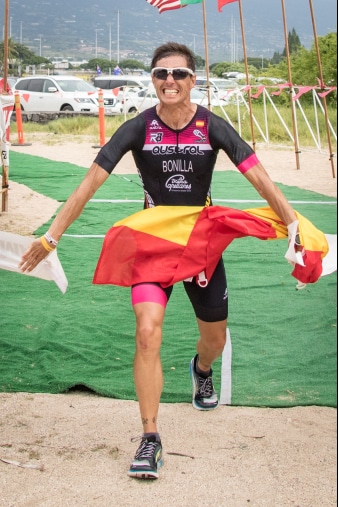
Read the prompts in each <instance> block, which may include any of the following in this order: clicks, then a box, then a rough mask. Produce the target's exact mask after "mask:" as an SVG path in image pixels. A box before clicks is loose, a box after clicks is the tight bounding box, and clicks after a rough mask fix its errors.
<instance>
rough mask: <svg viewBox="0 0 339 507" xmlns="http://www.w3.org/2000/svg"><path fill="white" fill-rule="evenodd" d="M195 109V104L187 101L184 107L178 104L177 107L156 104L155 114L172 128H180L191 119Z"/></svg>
mask: <svg viewBox="0 0 339 507" xmlns="http://www.w3.org/2000/svg"><path fill="white" fill-rule="evenodd" d="M196 110H197V105H196V104H193V103H191V102H190V103H189V105H187V106H186V107H185V106H184V107H183V106H182V104H180V106H179V105H178V107H173V106H169V107H168V106H166V104H158V106H157V114H158V116H159V118H160V119H161V120H162V121H163V122H164V123H166V125H168V126H169V127H170V128H172V129H173V130H181V129H183V128H184V127H186V125H188V124H189V122H190V121H191V120H192V118H193V116H194V115H195V113H196Z"/></svg>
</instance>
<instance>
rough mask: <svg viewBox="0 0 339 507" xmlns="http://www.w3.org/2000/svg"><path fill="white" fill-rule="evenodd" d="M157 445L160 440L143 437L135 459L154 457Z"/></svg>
mask: <svg viewBox="0 0 339 507" xmlns="http://www.w3.org/2000/svg"><path fill="white" fill-rule="evenodd" d="M157 445H158V442H149V441H148V440H147V439H146V438H144V439H142V441H141V443H140V445H139V447H138V450H137V452H136V454H135V459H144V458H152V457H153V455H154V451H155V448H156V447H157Z"/></svg>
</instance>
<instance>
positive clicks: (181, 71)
mask: <svg viewBox="0 0 339 507" xmlns="http://www.w3.org/2000/svg"><path fill="white" fill-rule="evenodd" d="M168 74H172V77H173V79H174V80H175V81H180V80H181V79H186V78H187V76H194V72H193V70H191V69H187V67H176V68H173V69H167V68H166V67H154V69H152V71H151V75H152V76H154V77H155V78H156V79H161V80H162V81H165V80H166V79H167V76H168Z"/></svg>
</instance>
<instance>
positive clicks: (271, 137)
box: [11, 103, 337, 151]
mask: <svg viewBox="0 0 339 507" xmlns="http://www.w3.org/2000/svg"><path fill="white" fill-rule="evenodd" d="M213 111H214V112H215V113H216V114H218V115H219V116H222V117H223V118H226V119H227V120H228V121H230V122H231V124H232V125H233V126H234V128H235V129H236V130H237V131H238V132H239V134H240V135H241V136H242V137H243V138H244V139H245V140H246V141H248V142H251V141H252V133H251V122H250V114H249V111H248V109H247V108H246V107H245V106H244V105H242V106H239V107H237V106H236V105H229V106H227V107H225V108H224V109H222V108H219V107H217V108H214V109H213ZM252 113H253V117H254V118H255V121H254V122H253V128H254V138H255V141H256V142H259V143H265V144H270V145H280V146H281V145H283V146H292V145H293V144H294V141H293V132H294V127H293V121H292V113H291V108H290V107H288V106H280V107H279V109H278V113H277V111H275V110H274V108H273V107H272V106H271V105H270V104H268V105H267V107H266V114H265V111H264V107H263V105H262V104H255V103H254V104H252ZM132 116H133V115H129V117H132ZM328 116H329V121H330V123H331V125H332V126H333V129H334V131H335V136H334V135H333V133H332V132H331V145H332V151H335V150H336V146H337V140H336V135H337V132H336V126H337V111H336V109H334V108H328ZM296 118H297V121H296V125H297V132H298V141H299V146H300V147H306V148H309V147H312V146H313V147H314V148H320V149H327V147H328V139H327V130H326V125H325V120H324V115H323V113H322V112H321V111H317V112H315V110H314V108H313V106H307V107H305V108H303V113H302V112H301V111H300V109H299V108H296ZM124 121H125V117H124V116H123V115H119V116H113V117H106V118H105V137H106V138H107V139H108V138H110V137H111V136H112V135H113V134H114V132H115V131H116V130H117V129H118V127H119V126H120V125H121V124H122V123H123V122H124ZM256 122H257V124H258V125H259V127H260V128H258V126H257V124H256ZM284 124H285V126H284ZM310 129H311V131H312V132H313V136H314V137H312V134H311V131H310ZM11 133H13V134H17V124H16V122H15V121H12V122H11ZM23 133H24V136H25V140H29V137H30V136H31V135H37V134H43V135H44V139H45V142H46V143H49V144H54V143H55V144H56V143H58V142H60V136H62V137H63V138H65V137H68V136H69V137H71V138H72V140H73V141H74V142H76V141H77V140H79V141H80V138H81V137H83V136H87V137H88V138H89V141H90V142H95V140H98V139H99V121H98V118H97V117H88V116H77V117H73V118H63V119H57V120H53V121H51V122H49V123H47V124H39V123H35V122H24V124H23ZM47 134H48V135H47ZM26 138H27V139H26Z"/></svg>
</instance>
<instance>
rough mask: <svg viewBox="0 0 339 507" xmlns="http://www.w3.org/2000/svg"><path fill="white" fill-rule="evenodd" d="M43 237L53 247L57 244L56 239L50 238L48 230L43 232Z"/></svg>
mask: <svg viewBox="0 0 339 507" xmlns="http://www.w3.org/2000/svg"><path fill="white" fill-rule="evenodd" d="M44 238H45V240H46V241H47V243H48V244H49V245H50V246H53V247H54V248H55V247H56V246H57V244H58V242H57V240H56V239H54V238H52V236H51V235H50V233H49V232H45V234H44Z"/></svg>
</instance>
